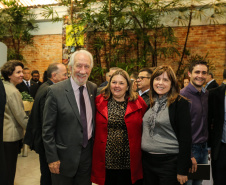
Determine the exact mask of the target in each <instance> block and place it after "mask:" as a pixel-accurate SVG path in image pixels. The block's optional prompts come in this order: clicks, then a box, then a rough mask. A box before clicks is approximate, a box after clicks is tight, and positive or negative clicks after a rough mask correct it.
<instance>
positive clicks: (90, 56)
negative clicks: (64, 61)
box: [68, 49, 93, 69]
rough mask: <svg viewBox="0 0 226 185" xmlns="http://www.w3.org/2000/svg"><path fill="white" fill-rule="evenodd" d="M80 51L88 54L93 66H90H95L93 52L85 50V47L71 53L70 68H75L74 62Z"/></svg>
mask: <svg viewBox="0 0 226 185" xmlns="http://www.w3.org/2000/svg"><path fill="white" fill-rule="evenodd" d="M79 53H83V54H85V55H87V56H88V57H89V58H90V62H91V66H90V67H91V69H92V68H93V56H92V54H91V53H90V52H89V51H86V50H84V49H81V50H78V51H76V52H74V53H73V54H72V55H71V58H70V62H69V63H68V67H69V69H70V67H71V68H73V66H74V63H75V57H76V55H77V54H79Z"/></svg>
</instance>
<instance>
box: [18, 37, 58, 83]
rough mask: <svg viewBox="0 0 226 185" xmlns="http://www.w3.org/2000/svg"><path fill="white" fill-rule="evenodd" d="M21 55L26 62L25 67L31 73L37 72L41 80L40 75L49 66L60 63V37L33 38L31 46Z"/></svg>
mask: <svg viewBox="0 0 226 185" xmlns="http://www.w3.org/2000/svg"><path fill="white" fill-rule="evenodd" d="M22 55H23V56H24V58H25V60H26V62H27V63H25V66H26V67H28V68H30V69H31V71H32V70H34V69H36V70H39V72H40V76H41V80H42V75H43V73H44V71H45V70H46V69H47V67H48V65H49V64H51V63H54V62H59V63H62V35H38V36H35V37H34V44H33V46H26V47H25V48H24V49H23V50H22Z"/></svg>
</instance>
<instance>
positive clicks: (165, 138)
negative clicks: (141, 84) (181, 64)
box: [142, 65, 191, 185]
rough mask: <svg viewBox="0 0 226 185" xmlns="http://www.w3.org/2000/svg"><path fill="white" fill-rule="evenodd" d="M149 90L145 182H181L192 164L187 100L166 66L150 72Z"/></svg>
mask: <svg viewBox="0 0 226 185" xmlns="http://www.w3.org/2000/svg"><path fill="white" fill-rule="evenodd" d="M150 92H151V94H150V108H149V109H148V110H147V112H146V113H145V115H144V118H143V133H142V150H143V155H142V157H143V173H144V185H166V184H167V185H177V184H184V183H185V182H186V181H187V180H188V177H187V175H188V170H189V167H190V164H191V156H190V155H191V119H190V111H189V102H188V101H187V100H186V99H185V98H183V97H182V96H180V95H179V87H178V83H177V79H176V75H175V73H174V72H173V70H172V68H171V67H170V66H167V65H164V66H160V67H157V68H156V69H155V71H154V72H153V74H152V76H151V81H150Z"/></svg>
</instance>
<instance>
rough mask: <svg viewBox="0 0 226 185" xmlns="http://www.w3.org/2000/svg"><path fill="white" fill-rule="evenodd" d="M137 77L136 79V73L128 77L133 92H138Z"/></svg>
mask: <svg viewBox="0 0 226 185" xmlns="http://www.w3.org/2000/svg"><path fill="white" fill-rule="evenodd" d="M137 77H138V73H137V72H134V73H132V74H131V75H130V80H131V83H132V89H133V91H134V92H137V91H138V88H137Z"/></svg>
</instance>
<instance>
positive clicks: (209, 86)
mask: <svg viewBox="0 0 226 185" xmlns="http://www.w3.org/2000/svg"><path fill="white" fill-rule="evenodd" d="M218 86H219V85H218V83H217V82H216V80H214V81H212V82H211V83H210V84H209V85H208V86H207V88H206V89H207V90H210V89H213V88H216V87H218Z"/></svg>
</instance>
